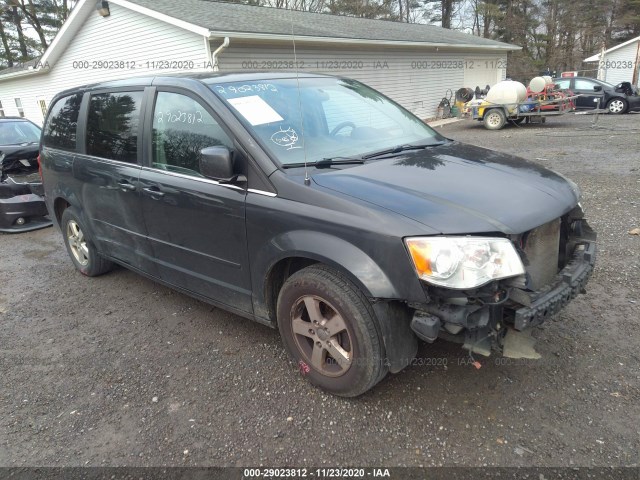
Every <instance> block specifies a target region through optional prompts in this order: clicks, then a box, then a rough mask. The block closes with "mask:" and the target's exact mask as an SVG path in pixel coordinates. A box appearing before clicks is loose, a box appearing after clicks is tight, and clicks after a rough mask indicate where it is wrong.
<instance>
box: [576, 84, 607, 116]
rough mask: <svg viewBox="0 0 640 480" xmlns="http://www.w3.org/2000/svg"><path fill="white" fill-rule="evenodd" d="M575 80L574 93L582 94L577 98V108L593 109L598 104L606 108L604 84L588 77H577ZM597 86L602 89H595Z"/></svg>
mask: <svg viewBox="0 0 640 480" xmlns="http://www.w3.org/2000/svg"><path fill="white" fill-rule="evenodd" d="M573 81H574V84H573V93H575V94H576V95H580V96H579V97H578V98H576V108H578V109H593V108H598V105H600V108H605V106H606V105H604V91H603V90H602V85H600V84H599V83H596V82H594V81H592V80H589V79H586V78H575V79H574V80H573ZM595 87H600V90H595Z"/></svg>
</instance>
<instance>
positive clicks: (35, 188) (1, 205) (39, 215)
mask: <svg viewBox="0 0 640 480" xmlns="http://www.w3.org/2000/svg"><path fill="white" fill-rule="evenodd" d="M36 175H37V174H36ZM18 178H19V181H16V179H15V178H13V177H11V176H8V177H7V178H6V179H5V180H3V181H2V182H0V232H5V233H20V232H29V231H32V230H38V229H40V228H45V227H49V226H51V225H52V222H51V220H50V219H49V217H48V211H47V207H46V205H45V202H44V197H43V196H42V193H43V192H42V183H41V182H39V181H35V182H34V181H28V180H32V179H30V178H25V179H24V180H27V181H22V180H23V178H20V177H18Z"/></svg>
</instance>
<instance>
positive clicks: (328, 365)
mask: <svg viewBox="0 0 640 480" xmlns="http://www.w3.org/2000/svg"><path fill="white" fill-rule="evenodd" d="M277 308H278V328H279V330H280V335H281V336H282V340H283V342H284V345H285V348H286V350H287V352H288V353H289V355H290V356H291V357H292V358H293V360H294V361H295V362H296V363H297V364H298V365H299V367H300V370H301V372H302V373H303V374H305V375H306V376H307V378H308V379H309V381H310V382H311V383H313V384H314V385H317V386H318V387H320V388H322V389H324V390H326V391H328V392H330V393H333V394H335V395H339V396H342V397H355V396H358V395H361V394H363V393H364V392H366V391H367V390H369V389H370V388H372V387H373V386H374V385H376V384H377V383H378V382H379V381H380V380H382V379H383V378H384V377H385V376H386V374H387V372H388V368H387V367H386V366H385V360H384V358H385V355H384V344H383V341H382V337H381V334H380V331H379V328H378V325H377V319H376V317H375V314H374V312H373V309H372V308H371V304H370V302H369V300H368V299H367V298H366V297H365V296H364V295H363V294H362V292H361V291H360V290H359V289H358V288H357V287H356V286H355V285H354V284H353V283H352V282H350V281H349V280H348V279H347V278H345V277H344V276H343V275H341V274H340V273H338V272H337V271H335V270H333V269H331V268H329V267H326V266H322V265H312V266H310V267H307V268H304V269H302V270H300V271H298V272H296V273H294V274H293V275H291V277H289V278H288V279H287V280H286V282H285V283H284V285H283V286H282V289H281V290H280V294H279V296H278V307H277Z"/></svg>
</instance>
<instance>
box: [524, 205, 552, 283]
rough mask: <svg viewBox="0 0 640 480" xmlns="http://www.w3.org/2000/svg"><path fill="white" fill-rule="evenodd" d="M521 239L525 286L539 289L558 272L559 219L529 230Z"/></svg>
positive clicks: (549, 281)
mask: <svg viewBox="0 0 640 480" xmlns="http://www.w3.org/2000/svg"><path fill="white" fill-rule="evenodd" d="M523 241H524V246H523V250H524V254H525V258H524V264H525V269H526V271H527V280H528V281H527V287H528V288H529V289H530V290H540V289H541V288H542V287H544V286H545V285H547V284H549V283H551V282H552V280H553V279H554V277H555V276H556V274H557V273H558V256H559V252H560V219H559V218H557V219H556V220H552V221H551V222H549V223H545V224H544V225H541V226H540V227H537V228H534V229H533V230H530V231H529V232H528V233H527V234H526V235H525V236H524V237H523Z"/></svg>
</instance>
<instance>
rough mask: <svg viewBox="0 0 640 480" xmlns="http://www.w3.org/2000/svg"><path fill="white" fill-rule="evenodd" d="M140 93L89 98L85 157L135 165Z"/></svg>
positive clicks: (101, 95) (99, 95) (95, 95)
mask: <svg viewBox="0 0 640 480" xmlns="http://www.w3.org/2000/svg"><path fill="white" fill-rule="evenodd" d="M142 95H143V93H142V92H117V93H98V94H94V95H91V101H90V103H89V116H88V118H87V154H88V155H93V156H95V157H101V158H107V159H110V160H118V161H120V162H128V163H136V161H137V159H138V130H139V128H140V106H141V104H142Z"/></svg>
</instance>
